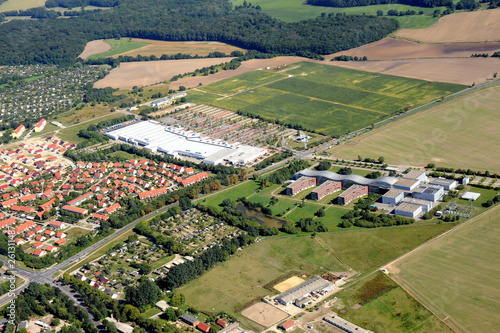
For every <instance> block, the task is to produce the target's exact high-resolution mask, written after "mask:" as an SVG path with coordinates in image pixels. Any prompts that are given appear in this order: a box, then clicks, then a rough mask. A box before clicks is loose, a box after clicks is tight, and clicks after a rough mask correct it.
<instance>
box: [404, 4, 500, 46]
mask: <svg viewBox="0 0 500 333" xmlns="http://www.w3.org/2000/svg"><path fill="white" fill-rule="evenodd" d="M498 27H500V8H497V9H489V10H480V11H477V12H466V13H456V14H451V15H447V16H444V17H442V18H440V19H439V21H438V22H437V23H436V24H433V25H432V26H430V27H428V28H425V29H402V30H400V31H398V32H397V33H396V34H395V35H396V36H397V37H401V38H408V39H411V40H416V41H421V42H427V43H458V42H481V43H484V42H497V41H500V29H499V28H498Z"/></svg>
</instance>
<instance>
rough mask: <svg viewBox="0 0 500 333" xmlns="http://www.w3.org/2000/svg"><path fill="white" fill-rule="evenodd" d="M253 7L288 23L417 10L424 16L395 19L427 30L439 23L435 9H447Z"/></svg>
mask: <svg viewBox="0 0 500 333" xmlns="http://www.w3.org/2000/svg"><path fill="white" fill-rule="evenodd" d="M231 2H232V3H233V4H234V5H241V4H243V0H232V1H231ZM252 4H253V5H259V6H261V7H262V11H263V12H265V13H267V14H269V15H270V16H272V17H275V18H278V19H280V20H283V21H286V22H296V21H301V20H305V19H312V18H315V17H318V16H319V15H321V13H345V14H346V15H362V14H367V15H376V14H377V11H378V10H382V11H383V12H384V14H387V11H388V10H391V9H394V10H397V11H404V12H406V11H407V10H415V11H416V12H419V11H423V12H424V15H411V16H398V17H394V16H391V17H392V18H395V19H396V20H398V21H399V22H400V24H401V28H407V29H415V28H426V27H428V26H430V25H432V24H434V23H436V22H437V18H435V17H432V14H433V12H434V10H435V9H439V10H441V11H443V10H445V9H446V7H435V8H422V7H414V6H408V5H400V4H390V5H375V6H361V7H349V8H333V7H320V6H309V5H304V1H303V0H259V1H256V2H252Z"/></svg>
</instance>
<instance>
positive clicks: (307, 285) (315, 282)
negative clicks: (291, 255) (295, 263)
mask: <svg viewBox="0 0 500 333" xmlns="http://www.w3.org/2000/svg"><path fill="white" fill-rule="evenodd" d="M334 287H335V285H334V284H333V283H330V282H328V281H327V280H325V279H323V278H321V277H319V276H318V277H315V278H313V279H311V280H308V281H305V282H302V283H301V284H299V285H298V286H296V287H293V288H290V289H288V290H287V291H285V292H283V293H281V294H280V295H278V296H276V297H275V298H274V299H275V301H276V302H279V303H280V304H282V305H290V304H292V303H293V302H294V301H296V300H300V299H302V298H304V297H307V296H309V295H310V294H311V293H314V292H319V291H322V290H324V291H331V290H333V288H334Z"/></svg>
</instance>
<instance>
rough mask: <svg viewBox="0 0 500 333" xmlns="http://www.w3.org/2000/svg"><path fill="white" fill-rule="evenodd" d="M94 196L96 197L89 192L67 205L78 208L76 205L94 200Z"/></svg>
mask: <svg viewBox="0 0 500 333" xmlns="http://www.w3.org/2000/svg"><path fill="white" fill-rule="evenodd" d="M93 196H94V193H92V192H87V193H85V194H82V195H80V196H79V197H77V198H75V199H73V200H71V201H68V203H67V204H68V205H70V206H76V205H78V204H81V203H82V202H84V201H85V200H88V199H90V198H92V197H93Z"/></svg>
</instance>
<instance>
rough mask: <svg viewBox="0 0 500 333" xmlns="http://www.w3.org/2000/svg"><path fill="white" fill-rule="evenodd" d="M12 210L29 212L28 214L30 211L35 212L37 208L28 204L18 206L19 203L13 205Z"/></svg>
mask: <svg viewBox="0 0 500 333" xmlns="http://www.w3.org/2000/svg"><path fill="white" fill-rule="evenodd" d="M10 209H11V210H13V211H15V212H23V213H27V214H30V213H34V212H35V208H33V207H28V206H17V205H12V206H11V207H10Z"/></svg>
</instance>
